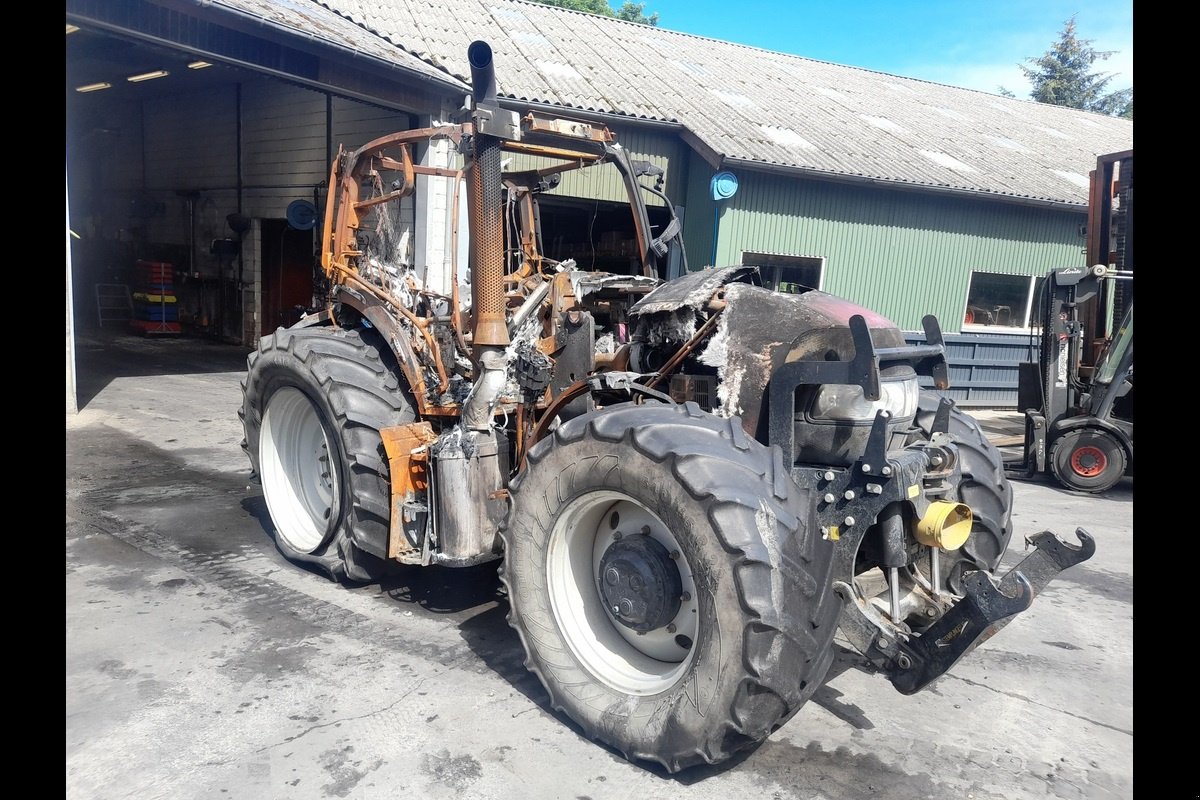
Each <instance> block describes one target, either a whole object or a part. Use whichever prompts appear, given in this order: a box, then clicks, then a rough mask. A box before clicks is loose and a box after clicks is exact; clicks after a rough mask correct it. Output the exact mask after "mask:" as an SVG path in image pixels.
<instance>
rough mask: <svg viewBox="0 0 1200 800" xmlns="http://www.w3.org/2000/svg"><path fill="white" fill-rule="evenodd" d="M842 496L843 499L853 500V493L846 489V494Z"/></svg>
mask: <svg viewBox="0 0 1200 800" xmlns="http://www.w3.org/2000/svg"><path fill="white" fill-rule="evenodd" d="M842 496H843V497H845V498H846V499H847V500H853V499H854V492H853V490H851V489H847V490H846V493H845V494H844V495H842Z"/></svg>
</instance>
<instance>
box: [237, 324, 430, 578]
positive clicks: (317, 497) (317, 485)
mask: <svg viewBox="0 0 1200 800" xmlns="http://www.w3.org/2000/svg"><path fill="white" fill-rule="evenodd" d="M394 367H395V362H394V358H393V357H392V355H391V353H390V352H389V351H387V350H386V348H385V346H384V345H383V344H382V343H381V341H380V340H379V337H378V335H377V334H375V333H374V331H368V330H363V331H356V330H346V329H342V328H331V327H305V328H287V329H284V328H281V329H279V330H277V331H275V332H274V333H273V334H271V335H269V336H264V337H263V338H262V339H261V340H259V344H258V349H257V350H255V351H254V352H253V353H251V354H250V356H249V358H248V359H247V374H246V377H245V378H244V379H243V381H242V391H243V405H242V410H241V412H240V414H239V415H240V416H241V417H242V425H243V427H244V429H245V432H246V438H245V440H244V441H243V442H242V447H243V449H245V451H246V455H247V456H249V458H250V465H251V467H252V469H253V471H254V472H255V473H256V474H257V475H258V476H259V479H260V481H261V483H262V489H263V497H264V499H265V500H266V503H267V508H268V510H269V511H270V514H271V521H272V523H273V525H274V527H275V544H276V546H277V547H278V548H279V550H280V552H281V553H283V555H284V556H286V557H287V558H288V559H291V560H292V561H297V562H301V563H307V564H313V565H315V566H317V567H318V568H320V569H321V570H322V571H324V572H325V573H326V574H328V575H329V577H330V578H332V579H333V580H341V579H348V580H352V581H370V580H375V579H377V578H378V577H380V576H381V575H382V574H383V573H384V572H385V570H386V567H387V562H386V561H385V560H384V559H383V558H382V557H383V556H386V554H387V550H386V548H387V538H388V526H389V520H390V513H389V503H390V498H391V490H390V478H389V472H388V460H387V455H386V453H385V452H384V449H383V443H382V440H381V439H380V437H379V430H380V429H381V428H385V427H388V426H390V425H398V424H402V423H405V422H411V421H412V420H413V412H412V408H411V406H410V404H409V403H408V402H407V400H406V398H405V395H404V391H403V388H402V386H401V385H400V382H399V378H398V375H397V370H396V369H395V368H394Z"/></svg>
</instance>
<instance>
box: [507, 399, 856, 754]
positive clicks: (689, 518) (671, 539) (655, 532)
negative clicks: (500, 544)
mask: <svg viewBox="0 0 1200 800" xmlns="http://www.w3.org/2000/svg"><path fill="white" fill-rule="evenodd" d="M511 495H512V509H511V511H510V514H509V518H508V520H507V521H506V523H505V526H504V529H503V531H502V534H503V537H504V542H505V564H504V569H503V573H502V575H503V579H504V582H505V584H506V585H507V587H508V594H509V600H510V603H511V606H512V608H511V613H510V616H509V621H510V623H511V624H512V626H513V627H514V628H515V629H516V630H517V631H518V633H519V634H520V636H521V640H522V643H523V644H524V647H525V650H526V653H527V659H526V666H527V667H529V669H531V670H532V671H533V672H534V673H536V674H537V676H538V677H539V678H540V679H541V681H542V684H543V685H544V686H545V688H546V691H547V692H548V693H549V695H550V702H551V704H552V705H553V707H554V708H555V709H557V710H559V711H562V712H563V713H565V714H566V715H567V716H569V717H570V718H571V719H573V720H574V721H575V722H577V723H578V724H579V725H580V726H581V727H582V728H583V730H584V731H585V732H586V734H587V735H588V736H590V737H592V738H594V739H597V740H600V741H602V742H604V743H606V744H608V745H610V746H612V747H614V748H616V749H617V750H619V751H620V752H621V753H622V754H623V755H624V756H625V757H626V758H630V759H647V760H652V761H657V762H659V763H661V764H662V765H664V766H665V767H666V768H667V769H668V770H669V771H672V772H674V771H677V770H680V769H683V768H686V767H689V766H692V765H694V764H699V763H710V764H712V763H717V762H720V761H723V760H725V759H727V758H729V757H730V756H731V755H732V754H733V753H734V752H736V751H737V750H740V749H743V748H745V747H750V746H753V745H755V744H757V743H759V742H761V741H762V740H763V739H765V738H766V736H767V735H768V734H770V733H771V731H773V730H775V729H776V728H778V727H779V726H780V725H782V724H783V723H784V722H786V721H787V720H788V719H789V718H791V716H792V715H793V714H795V713H796V712H797V710H799V708H800V706H801V705H803V704H804V702H806V701H807V700H808V699H809V697H811V695H812V693H813V692H814V691H815V690H816V689H817V687H818V686H819V685H820V683H821V681H822V680H823V679H824V676H825V673H826V671H827V669H828V668H829V664H830V662H831V660H832V657H833V649H832V639H833V634H834V630H835V629H836V626H837V620H838V614H839V612H840V603H839V601H838V599H837V596H836V595H835V594H834V593H833V592H832V591H831V589H830V585H829V581H830V575H829V572H830V565H831V559H832V554H833V548H832V543H831V542H828V541H824V540H822V539H821V537H820V535H818V534H816V533H815V530H816V526H815V524H814V513H815V512H814V509H815V505H814V503H813V499H812V497H811V495H810V493H809V492H808V491H806V490H804V489H801V488H800V487H798V486H797V485H796V484H795V483H794V482H793V481H792V479H791V476H790V475H789V474H788V472H787V471H786V470H785V468H784V466H783V464H782V458H781V455H780V453H779V450H778V448H773V449H768V448H766V447H764V446H763V445H761V444H759V443H758V442H756V441H754V440H753V439H750V438H749V437H747V436H746V435H745V434H744V432H743V431H742V428H741V422H740V420H738V419H736V418H734V419H721V418H718V417H715V416H713V415H712V414H708V413H706V412H704V411H702V410H700V408H699V406H697V405H695V404H694V403H688V404H686V405H682V406H668V405H635V404H622V405H619V406H613V407H610V408H607V409H604V410H601V411H596V412H592V413H589V414H586V415H583V416H580V417H576V418H574V419H571V420H569V421H567V422H565V423H563V424H562V425H560V426H559V427H558V428H557V429H555V431H554V433H553V435H552V436H549V437H547V438H545V439H543V440H542V441H541V442H539V443H538V444H537V445H535V446H534V447H533V448H532V449H531V450H530V452H529V458H528V465H527V467H526V469H525V470H524V472H522V473H521V474H520V475H519V476H518V477H517V478H516V479H515V480H514V482H513V484H512V486H511Z"/></svg>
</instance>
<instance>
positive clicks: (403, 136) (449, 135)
mask: <svg viewBox="0 0 1200 800" xmlns="http://www.w3.org/2000/svg"><path fill="white" fill-rule="evenodd" d="M472 130H474V126H472V125H470V124H464V125H445V126H442V127H439V128H414V129H413V130H408V131H397V132H396V133H389V134H388V135H387V136H380V137H379V138H378V139H372V140H371V141H369V142H367V143H366V144H364V145H363V146H362V147H360V148H358V149H357V150H355V151H354V152H353V153H351V154H350V158H351V159H353V161H354V162H356V163H357V162H358V160H359V159H361V158H362V157H363V156H364V155H367V154H369V153H371V152H373V151H376V150H383V149H385V148H388V147H392V146H394V145H397V144H409V143H413V142H421V141H428V140H430V139H449V140H450V141H452V142H454V143H455V144H458V143H459V142H461V141H462V137H463V135H464V134H468V133H470V132H471V131H472Z"/></svg>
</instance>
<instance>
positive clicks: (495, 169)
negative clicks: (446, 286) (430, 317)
mask: <svg viewBox="0 0 1200 800" xmlns="http://www.w3.org/2000/svg"><path fill="white" fill-rule="evenodd" d="M467 60H468V61H469V62H470V64H471V98H472V100H473V101H474V106H475V109H474V110H475V112H476V113H475V120H476V133H475V136H474V137H473V139H472V145H473V146H472V162H471V167H470V170H469V172H468V180H467V183H468V187H469V191H468V192H467V216H468V217H469V218H470V221H471V252H470V268H471V297H472V301H471V303H472V310H473V317H474V318H473V321H472V326H471V332H472V333H471V349H472V351H473V352H474V355H475V358H476V360H479V358H480V348H487V347H504V346H506V345H508V343H509V339H508V325H507V323H506V322H505V319H504V213H503V208H502V205H501V203H502V192H501V181H500V139H499V138H497V137H495V136H489V135H487V134H481V133H479V132H478V120H479V113H478V112H479V109H480V106H492V107H496V104H497V100H496V69H495V66H494V65H493V64H492V48H491V47H490V46H489V45H488V44H487V42H481V41H476V42H472V43H471V46H470V47H469V48H467Z"/></svg>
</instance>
